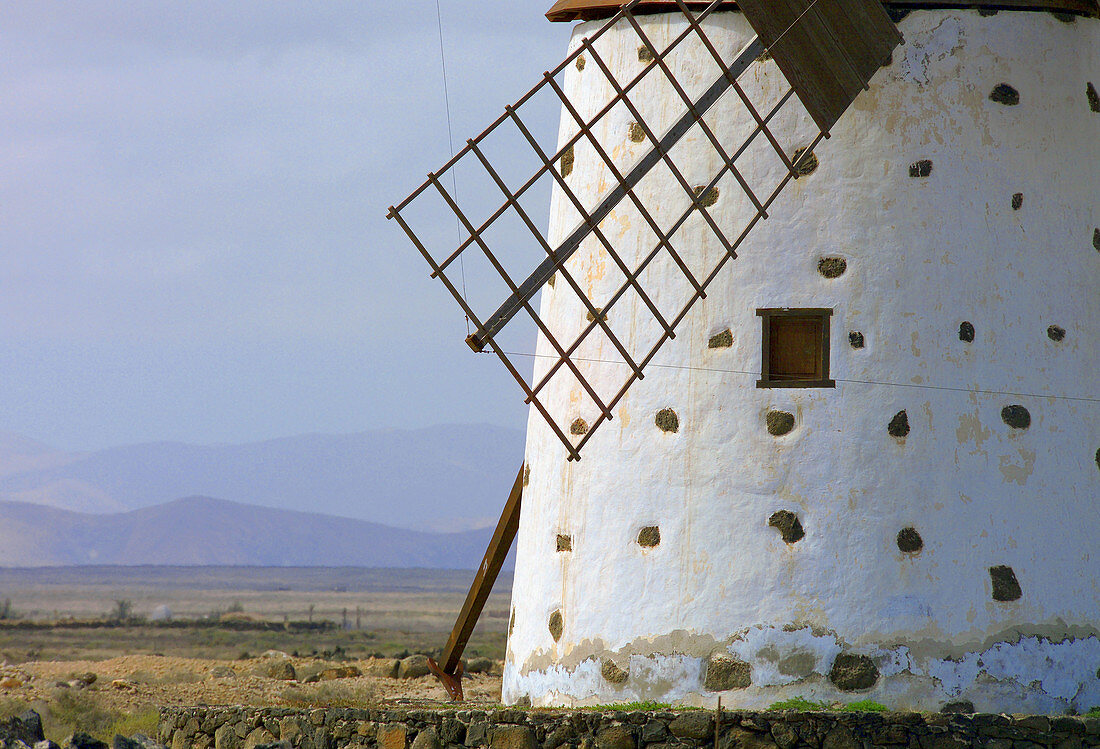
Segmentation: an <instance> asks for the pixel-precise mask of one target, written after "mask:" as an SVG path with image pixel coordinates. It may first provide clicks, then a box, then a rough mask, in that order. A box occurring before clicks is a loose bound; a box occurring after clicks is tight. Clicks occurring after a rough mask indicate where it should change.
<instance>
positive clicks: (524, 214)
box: [479, 131, 676, 379]
mask: <svg viewBox="0 0 1100 749" xmlns="http://www.w3.org/2000/svg"><path fill="white" fill-rule="evenodd" d="M528 132H529V131H528ZM525 137H526V136H525ZM530 141H531V144H532V147H533V149H534V151H535V153H536V154H537V155H538V157H539V158H540V159H542V160H543V161H544V162H545V163H546V165H547V167H546V168H547V169H548V170H549V171H550V172H551V173H552V174H553V175H554V178H555V179H556V180H557V182H558V184H559V186H560V187H561V189H562V192H563V193H564V194H565V195H566V197H568V198H569V200H570V202H572V203H573V207H574V208H575V209H576V210H577V212H578V213H579V214H580V216H581V217H582V219H583V220H584V221H585V222H586V223H588V224H589V225H590V226H592V231H593V233H594V234H595V235H596V238H597V239H599V240H600V242H601V243H602V244H603V246H604V248H605V249H606V250H607V254H608V255H610V256H611V259H612V260H613V261H614V262H615V264H616V265H617V266H618V267H619V270H621V271H622V273H623V275H624V276H626V279H627V282H628V283H629V284H630V285H631V286H633V287H634V290H635V291H637V292H638V295H639V296H640V297H641V298H642V300H643V301H644V302H645V304H646V306H647V307H649V309H650V311H651V312H652V313H653V315H654V316H655V317H656V318H657V320H658V321H659V322H660V323H661V325H662V326H663V327H664V328H665V329H666V330H668V331H669V332H670V333H672V337H673V338H675V337H676V333H675V331H673V330H672V328H671V327H670V326H669V325H668V322H667V321H666V320H665V318H664V315H662V314H661V311H660V310H659V309H657V306H656V305H655V304H654V303H653V301H652V300H651V299H650V298H649V295H648V294H646V293H645V290H644V289H643V288H642V286H641V284H639V283H638V279H637V277H636V276H634V275H631V273H630V268H629V267H628V266H627V265H626V263H624V262H623V260H622V258H621V257H620V256H619V254H618V253H617V252H615V248H614V247H613V246H612V245H611V242H610V241H609V240H608V239H607V238H606V237H605V236H604V234H603V231H602V230H601V229H600V228H599V225H598V224H594V223H593V222H592V219H591V216H589V215H588V212H587V211H585V209H584V206H583V205H582V204H581V202H580V200H579V199H578V198H577V196H576V194H575V193H574V192H573V190H571V189H570V188H569V185H568V184H567V183H566V182H565V180H564V179H563V178H561V176H560V174H559V173H558V172H557V170H555V169H553V167H552V166H551V165H550V164H549V162H548V161H547V156H546V152H545V151H543V150H542V148H541V147H539V146H538V143H537V141H535V140H534V137H533V136H532V137H531V138H530ZM479 158H481V159H482V162H483V163H485V166H486V169H488V170H489V171H490V173H492V171H493V170H492V167H491V166H489V165H488V163H486V160H485V158H484V157H483V156H481V155H480V151H479ZM616 174H617V173H616ZM497 182H498V186H500V188H501V190H502V191H504V193H505V195H508V192H507V185H504V184H503V183H502V181H500V180H497ZM631 195H632V197H633V193H631ZM634 199H635V200H637V198H634ZM513 202H514V201H513ZM515 206H516V211H517V212H518V213H519V214H520V218H522V219H523V221H524V223H526V224H527V228H528V229H530V230H531V233H532V234H534V235H535V238H536V239H537V240H538V242H539V244H541V245H542V248H543V250H545V251H546V254H547V255H549V256H550V257H551V258H554V259H556V254H555V252H554V250H553V249H552V248H551V247H550V245H549V243H548V242H547V241H546V240H545V239H544V238H543V236H542V233H541V232H539V231H538V229H537V227H535V225H534V223H533V222H532V221H531V220H530V217H529V216H528V215H527V212H526V211H525V210H524V209H523V208H522V206H521V205H520V204H519V203H518V202H515ZM639 209H641V206H639ZM559 270H561V272H562V274H563V275H565V276H567V277H568V282H569V284H570V286H572V287H573V289H574V291H576V292H577V293H578V294H579V293H580V287H579V284H577V283H576V282H575V279H573V278H572V275H571V274H569V272H568V271H567V270H566V269H565V267H564V265H562V266H561V267H560V268H559ZM609 308H610V305H607V306H605V307H603V308H601V309H600V310H599V311H600V314H603V313H606V312H607V310H608V309H609ZM594 316H595V315H594ZM631 363H632V362H631ZM643 379H644V375H643Z"/></svg>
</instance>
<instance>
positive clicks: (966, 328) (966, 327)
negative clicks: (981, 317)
mask: <svg viewBox="0 0 1100 749" xmlns="http://www.w3.org/2000/svg"><path fill="white" fill-rule="evenodd" d="M959 340H960V341H965V342H966V343H973V342H974V324H973V323H970V322H965V321H964V322H963V323H961V324H960V325H959Z"/></svg>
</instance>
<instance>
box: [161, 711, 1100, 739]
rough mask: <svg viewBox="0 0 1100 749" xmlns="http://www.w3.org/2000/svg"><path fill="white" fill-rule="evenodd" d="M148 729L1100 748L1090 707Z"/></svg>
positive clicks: (446, 718) (224, 721) (499, 714)
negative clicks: (1060, 711) (1075, 711)
mask: <svg viewBox="0 0 1100 749" xmlns="http://www.w3.org/2000/svg"><path fill="white" fill-rule="evenodd" d="M716 717H717V719H718V727H717V731H715V720H716ZM159 738H160V740H161V741H163V742H164V743H165V744H167V745H168V746H169V747H170V748H171V749H189V748H191V747H194V748H195V749H211V748H213V749H256V748H257V747H260V749H268V747H267V746H266V745H276V746H279V747H282V748H285V749H289V748H290V747H296V748H301V749H342V748H343V747H367V748H370V749H374V748H375V747H377V749H467V748H469V749H474V748H475V747H488V748H489V749H573V748H575V747H579V748H580V749H689V748H691V747H716V749H799V748H801V747H812V749H867V748H868V747H905V748H906V749H964V748H965V747H973V748H974V749H1040V747H1049V748H1050V749H1079V748H1083V747H1100V715H1091V716H1085V717H1068V716H1067V717H1047V716H1037V715H1027V716H1008V715H994V714H977V715H943V714H922V713H823V712H822V713H803V712H790V711H787V712H742V711H728V710H723V711H722V712H721V713H720V714H719V713H716V712H715V711H710V710H689V711H639V712H618V711H595V710H518V709H511V708H506V709H499V710H489V711H486V710H466V709H394V708H385V709H357V708H328V709H323V710H322V709H314V710H300V709H291V708H243V707H224V708H221V707H200V708H166V709H165V710H163V711H162V713H161V722H160V737H159ZM271 749H274V748H273V747H271Z"/></svg>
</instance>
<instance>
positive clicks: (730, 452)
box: [391, 0, 1100, 712]
mask: <svg viewBox="0 0 1100 749" xmlns="http://www.w3.org/2000/svg"><path fill="white" fill-rule="evenodd" d="M689 5H690V7H689ZM619 6H620V3H618V2H609V1H607V0H562V2H559V3H558V4H557V5H556V6H555V7H554V8H553V9H552V10H551V11H550V13H549V14H548V16H549V17H550V19H551V20H554V21H572V20H580V21H581V23H579V24H578V25H577V26H576V28H575V30H574V33H573V40H572V42H571V47H570V52H569V57H567V59H566V61H565V62H564V63H563V64H562V65H561V66H559V68H558V69H556V70H555V71H553V72H552V73H548V74H547V77H546V79H544V81H543V83H542V84H540V86H541V87H546V86H549V87H551V88H553V89H554V91H555V92H556V93H557V94H558V95H559V96H560V98H561V100H562V102H563V115H562V120H561V126H560V130H559V135H558V143H557V145H556V148H547V149H545V151H542V150H540V151H539V153H540V154H541V155H542V158H543V163H544V167H545V171H543V172H542V175H543V176H547V175H548V176H550V177H552V178H553V179H554V180H555V182H554V190H553V198H552V202H551V210H550V224H549V231H548V232H547V233H546V234H545V236H544V239H543V241H541V242H540V243H539V244H540V248H539V249H540V251H541V252H542V254H541V256H540V257H539V258H538V260H539V265H538V267H537V268H536V269H535V270H534V271H533V272H531V273H530V274H529V275H527V276H526V281H523V280H522V276H521V277H519V278H517V279H516V280H515V281H512V280H509V281H508V282H507V283H506V285H507V287H508V288H507V293H508V297H507V300H506V301H505V303H504V304H503V305H502V306H500V307H499V308H498V309H496V311H495V312H494V313H492V314H488V315H479V314H478V313H477V312H476V311H475V310H473V309H472V307H471V305H469V304H468V302H467V299H466V297H465V295H464V294H461V293H460V292H459V290H458V288H457V286H456V285H455V284H454V283H452V282H451V281H449V280H448V279H447V270H448V266H449V265H451V264H452V263H451V261H452V260H453V258H454V257H457V256H458V254H459V253H453V254H451V255H443V256H439V255H433V254H432V252H431V251H430V250H429V249H427V248H426V247H425V245H424V243H423V242H422V241H421V240H419V239H417V235H416V234H415V233H414V232H413V231H412V229H411V228H410V226H409V225H408V223H406V221H405V220H403V219H401V213H402V211H406V212H407V209H406V206H407V204H408V203H406V204H402V205H401V206H399V207H398V208H396V209H394V212H393V213H392V214H391V215H393V216H395V217H397V218H398V219H399V220H401V221H402V225H403V226H404V227H405V228H406V230H408V231H409V232H410V236H411V237H413V238H414V241H416V242H417V245H418V247H419V248H420V249H421V250H422V252H424V254H425V257H427V258H428V259H429V262H431V264H432V266H433V271H434V272H435V273H436V274H437V275H440V276H442V277H443V280H444V281H445V283H447V284H448V286H449V287H450V288H451V290H452V292H453V293H454V294H455V296H456V299H459V301H460V303H462V304H463V307H464V308H465V309H466V312H467V314H472V319H473V320H474V322H475V325H476V327H477V330H476V331H475V332H474V333H473V334H472V335H471V337H470V339H469V340H470V344H471V346H472V347H473V348H475V349H478V350H480V349H482V348H492V349H493V351H494V352H495V353H496V354H497V355H498V356H499V357H500V358H501V359H502V360H503V361H504V363H505V364H506V365H507V366H508V367H509V369H510V370H511V371H512V372H513V374H515V375H516V377H517V380H519V381H520V383H521V385H522V387H523V389H524V392H525V395H526V396H527V398H528V401H529V402H531V403H532V409H531V418H530V421H529V424H528V432H527V451H526V466H525V468H524V470H523V472H522V473H521V477H520V478H519V479H518V480H517V494H516V502H515V503H514V505H515V506H514V507H513V510H514V511H515V513H516V516H513V517H512V518H511V526H510V530H511V532H512V533H514V529H515V526H516V524H517V523H518V552H517V567H516V573H515V584H514V592H513V607H512V618H511V623H510V627H509V640H508V653H507V661H506V670H505V679H504V700H505V702H508V703H513V702H519V701H525V700H530V701H531V702H532V703H533V704H536V705H551V704H586V703H588V704H590V703H600V702H624V701H632V700H640V699H644V700H657V701H662V702H682V703H686V704H697V705H711V704H713V703H714V702H715V701H716V700H717V699H718V697H720V696H721V697H722V698H723V702H724V704H726V705H735V706H744V707H765V706H767V705H769V704H771V703H774V702H776V701H778V700H782V699H785V698H788V697H793V696H802V697H808V698H811V699H817V700H825V701H830V702H832V701H852V700H856V699H868V698H869V699H874V700H877V701H879V702H882V703H884V704H887V705H889V706H890V707H893V708H897V709H924V710H928V709H939V708H940V707H941V706H943V705H944V704H945V703H949V702H970V703H972V704H973V705H974V707H975V708H977V709H978V710H991V711H1034V712H1062V711H1064V710H1066V709H1069V708H1076V709H1087V708H1089V707H1091V706H1092V705H1097V704H1100V402H1098V387H1097V385H1098V384H1100V374H1098V373H1100V345H1098V344H1097V341H1096V332H1097V330H1098V329H1100V228H1098V227H1100V204H1098V201H1097V195H1100V162H1098V161H1097V160H1096V158H1095V152H1096V149H1097V145H1096V144H1097V143H1100V97H1098V95H1097V86H1100V21H1098V20H1097V17H1098V15H1100V9H1098V7H1097V5H1096V3H1095V1H1094V0H1025V1H1022V2H1011V3H1009V2H998V3H990V4H988V6H986V5H983V4H982V3H977V4H972V5H968V7H967V8H965V9H960V8H953V9H952V8H943V7H936V6H942V4H939V3H930V2H929V3H925V2H921V1H920V0H913V1H912V2H905V3H899V4H897V5H896V6H892V7H890V8H889V10H890V15H891V17H892V19H893V20H895V21H897V23H898V28H899V29H900V31H901V32H902V33H903V34H904V36H905V42H906V43H905V44H904V45H903V46H900V47H897V48H896V49H895V46H896V44H897V42H898V37H897V36H896V31H895V29H894V27H893V24H891V23H890V22H889V21H888V20H885V19H886V16H885V14H884V13H881V10H880V8H879V5H878V4H877V3H876V2H855V1H853V2H848V1H847V0H816V2H814V1H813V0H804V1H801V2H799V1H798V0H794V1H791V2H788V0H784V1H783V2H769V3H767V4H764V3H759V2H757V1H756V0H752V1H751V2H740V3H738V4H734V3H731V2H713V3H709V4H707V3H691V4H687V3H683V2H646V1H645V0H635V2H632V3H630V4H628V5H626V6H625V7H622V8H620V7H619ZM880 14H881V17H880ZM716 61H720V62H718V65H717V67H716ZM880 68H881V69H880ZM723 80H725V81H726V82H727V85H725V86H720V84H721V83H722V81H723ZM708 86H709V87H708ZM715 86H719V87H720V89H721V90H718V91H715V90H714V87H715ZM863 88H866V90H862V92H861V89H863ZM711 94H714V95H713V96H711ZM708 96H710V98H708ZM609 102H610V104H609ZM523 103H524V102H523V101H521V103H520V104H521V105H522V104H523ZM516 112H517V110H516V109H511V108H510V109H509V110H508V113H507V114H506V115H505V116H504V117H503V118H502V119H501V120H500V121H498V123H497V124H496V125H494V126H493V128H490V131H492V130H493V129H494V128H496V127H498V126H499V125H500V124H501V123H507V124H509V125H512V124H513V123H517V122H520V123H521V120H520V119H519V117H518V116H517V114H516ZM842 115H843V116H842ZM520 127H522V123H521V124H520ZM825 137H828V139H827V140H825ZM481 142H482V140H481V139H475V140H474V141H471V142H470V145H469V146H468V147H467V149H466V151H464V152H463V153H462V154H460V155H459V157H456V160H452V163H451V164H449V165H448V168H450V167H451V166H453V164H454V163H457V160H458V159H460V158H462V157H463V156H472V157H476V158H477V159H478V160H479V161H481V162H482V163H484V164H485V165H486V168H487V169H489V170H490V171H491V170H492V166H491V165H490V162H489V160H488V159H487V158H486V157H485V156H484V154H483V153H482V149H481V148H480V147H479V144H480V143H481ZM642 167H645V169H642ZM639 170H641V171H640V173H639ZM444 171H446V170H444ZM442 173H443V172H441V174H442ZM426 184H427V185H428V186H430V188H432V189H434V190H435V191H437V192H439V193H441V194H443V195H444V198H445V201H446V202H447V203H448V205H449V207H450V208H452V209H454V210H456V212H458V213H459V215H460V218H462V220H463V221H464V226H465V227H466V241H465V248H464V247H463V246H461V245H460V250H463V249H468V248H470V247H474V248H475V249H476V250H477V251H479V252H482V251H483V252H484V254H485V255H486V256H488V257H490V258H492V257H493V254H492V248H490V247H489V246H487V245H488V244H489V242H487V241H483V239H484V237H485V236H486V232H485V231H484V229H483V228H482V227H484V226H487V225H488V224H483V225H479V224H477V223H476V222H473V221H468V220H466V218H465V217H464V216H463V214H462V212H461V211H460V209H458V207H457V206H456V205H455V204H454V201H453V200H451V199H450V197H449V196H448V195H447V193H446V191H445V189H444V188H443V186H442V184H441V182H440V178H439V175H433V176H432V177H430V178H429V182H428V183H426ZM501 189H502V191H504V194H505V196H506V203H508V204H510V205H511V206H512V207H515V208H517V210H518V206H519V205H520V203H521V201H520V200H519V199H518V198H516V195H517V192H521V191H520V190H519V189H518V188H516V187H511V186H508V187H501ZM429 191H430V189H429V188H428V187H426V188H421V191H418V193H414V196H412V198H411V199H412V200H415V199H416V198H417V197H418V196H421V195H423V194H425V192H429ZM506 207H507V206H506ZM490 218H491V217H490ZM489 223H491V222H489ZM529 228H531V227H529ZM532 231H535V229H534V228H532ZM536 236H537V237H543V235H542V234H539V233H537V232H536ZM499 265H500V266H501V268H498V269H497V270H498V271H500V272H501V274H502V275H505V269H504V266H505V265H506V263H504V262H501V263H499ZM506 277H508V276H506ZM508 278H509V279H510V277H508ZM536 291H538V292H540V293H541V298H540V299H538V300H536V299H535V292H536ZM536 303H537V305H538V308H537V310H536ZM520 312H526V313H527V314H528V315H529V316H530V317H531V318H532V319H533V320H534V321H535V323H536V325H537V326H538V343H537V346H536V347H535V348H534V350H533V352H532V353H533V354H534V357H533V362H534V364H533V373H532V374H531V375H530V376H529V377H527V376H524V375H523V374H521V372H520V370H521V367H520V366H518V365H517V364H516V363H515V360H516V357H515V356H514V354H512V353H511V352H509V351H507V350H505V348H504V347H503V346H502V345H499V331H500V330H501V329H502V327H503V325H504V324H506V323H507V322H508V321H509V320H510V319H511V318H512V317H513V316H515V315H516V314H518V313H520ZM528 361H530V360H528ZM526 367H527V368H528V369H530V368H531V365H530V364H527V365H526ZM582 448H583V460H581V459H580V458H581V457H582V456H581V450H582ZM520 490H522V512H519V510H518V506H519V502H518V492H519V491H520ZM498 530H501V531H503V532H498V537H499V538H502V539H506V540H509V541H510V537H509V536H508V531H509V529H508V528H506V527H505V523H504V522H503V521H502V527H501V529H498Z"/></svg>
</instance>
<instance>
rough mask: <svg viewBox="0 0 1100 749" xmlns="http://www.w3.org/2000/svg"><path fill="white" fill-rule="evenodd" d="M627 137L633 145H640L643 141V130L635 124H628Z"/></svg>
mask: <svg viewBox="0 0 1100 749" xmlns="http://www.w3.org/2000/svg"><path fill="white" fill-rule="evenodd" d="M627 135H628V136H629V137H630V139H631V140H632V141H634V142H635V143H641V142H642V141H644V140H645V128H643V127H642V126H641V125H639V124H638V123H637V122H631V123H630V130H629V131H628V133H627Z"/></svg>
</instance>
